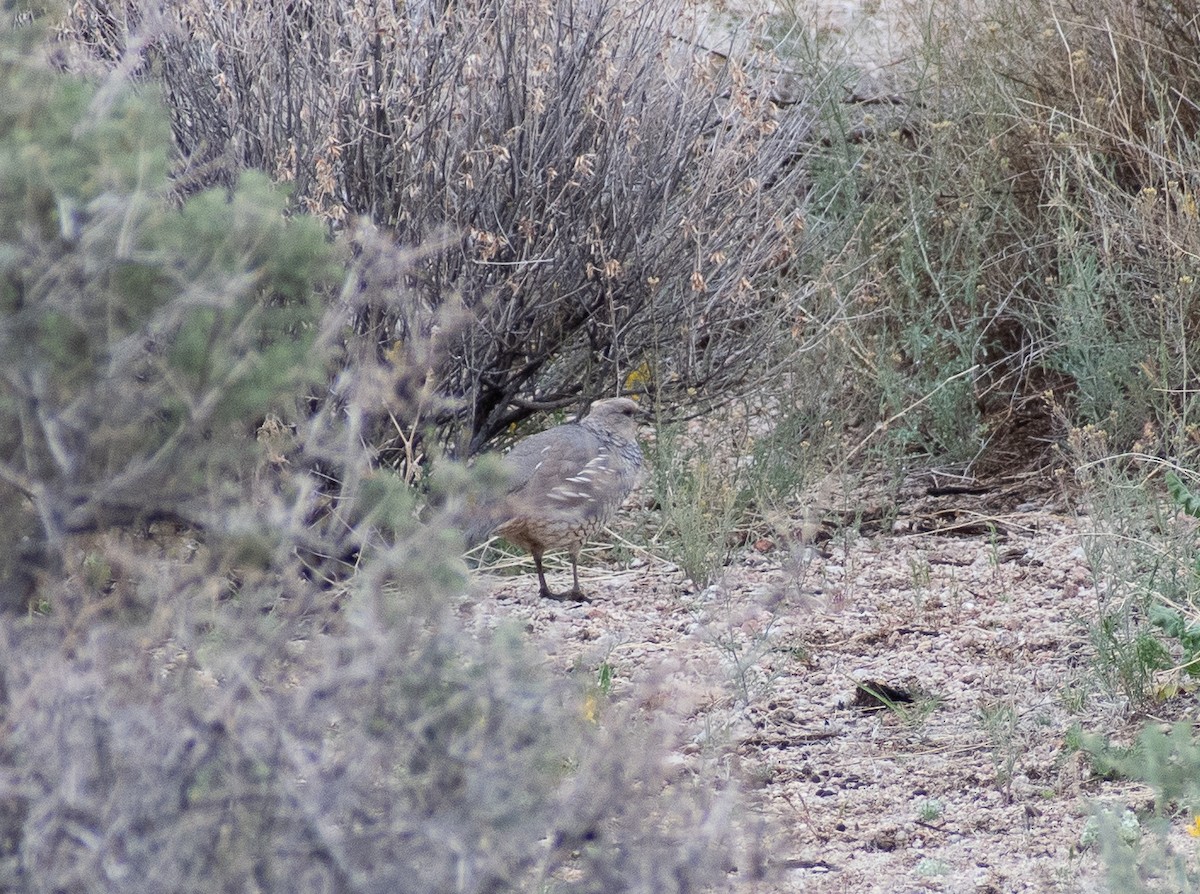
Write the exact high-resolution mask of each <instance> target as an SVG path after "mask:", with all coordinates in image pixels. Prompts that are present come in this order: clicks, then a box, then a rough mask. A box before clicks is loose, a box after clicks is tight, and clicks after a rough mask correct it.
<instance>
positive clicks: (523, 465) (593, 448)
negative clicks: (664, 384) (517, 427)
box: [467, 397, 646, 602]
mask: <svg viewBox="0 0 1200 894" xmlns="http://www.w3.org/2000/svg"><path fill="white" fill-rule="evenodd" d="M645 416H646V412H645V411H644V410H643V409H642V408H641V407H639V406H638V405H637V404H636V403H634V402H633V401H632V400H630V399H629V398H626V397H614V398H609V399H608V400H600V401H596V403H594V404H592V408H591V411H590V412H589V413H588V415H587V416H585V417H584V418H583V419H582V420H580V421H579V422H570V423H567V424H566V425H558V426H555V427H554V428H551V429H547V430H546V431H543V432H539V433H538V434H536V435H531V436H530V437H528V438H526V439H525V440H523V441H519V442H518V443H517V444H516V445H515V446H514V447H513V448H512V450H510V451H509V452H508V453H507V454H506V455H505V456H504V457H503V458H502V459H501V465H502V469H503V472H504V474H505V475H506V476H507V477H506V480H507V489H506V491H505V493H504V494H503V496H501V497H499V498H497V499H496V500H495V501H494V502H492V503H489V504H486V505H483V506H480V507H478V508H477V509H476V510H475V511H474V512H473V517H472V518H471V520H470V523H469V526H468V529H467V542H468V543H478V542H482V541H483V540H484V539H486V538H487V537H488V536H490V535H492V534H496V535H499V536H501V537H503V538H504V539H505V540H507V541H508V542H509V543H512V544H513V545H514V546H519V547H521V548H522V549H526V550H528V551H529V552H530V553H532V554H533V562H534V565H535V566H536V567H537V575H538V587H539V593H540V594H541V595H542V596H543V597H545V598H547V599H560V600H571V601H576V602H582V601H586V600H587V598H588V597H586V596H585V595H584V594H583V592H582V591H581V590H580V589H579V570H578V567H577V565H578V562H579V551H580V549H581V547H582V546H583V543H584V541H585V540H587V539H588V538H589V537H591V536H592V535H593V534H595V533H596V532H597V531H598V530H600V529H601V528H602V527H604V525H605V523H607V521H608V520H609V519H610V518H612V516H613V513H615V512H616V511H617V508H618V507H619V506H620V505H621V503H623V502H624V500H625V498H626V497H627V496H628V495H629V491H630V490H632V489H633V485H634V483H635V481H636V480H637V476H638V471H639V470H640V468H641V465H642V451H641V449H640V448H639V447H638V443H637V427H638V422H639V420H640V419H642V418H643V417H645ZM563 548H565V549H566V550H567V551H568V552H569V553H570V555H571V579H572V582H573V583H572V586H571V589H570V590H567V591H566V592H565V593H554V592H552V591H551V590H550V588H549V587H548V586H546V575H545V572H544V571H543V568H542V556H543V554H545V552H546V551H547V550H551V549H563Z"/></svg>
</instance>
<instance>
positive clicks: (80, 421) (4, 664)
mask: <svg viewBox="0 0 1200 894" xmlns="http://www.w3.org/2000/svg"><path fill="white" fill-rule="evenodd" d="M7 37H8V35H5V34H3V33H2V32H0V87H2V89H3V92H4V93H5V95H6V96H11V97H13V98H14V99H13V101H12V102H8V103H5V104H4V105H3V106H2V107H0V150H2V151H0V166H2V167H0V174H2V176H0V209H3V212H4V213H0V345H2V346H3V348H4V350H3V351H2V352H0V356H2V362H0V422H2V423H3V424H2V425H0V431H2V432H3V436H2V438H0V480H2V481H3V482H4V488H5V492H4V494H3V496H4V498H5V500H6V501H7V502H6V503H5V512H4V516H5V518H6V525H13V524H15V523H14V521H13V518H14V517H16V518H17V519H18V520H19V522H20V524H19V526H18V527H19V528H20V529H21V530H20V531H19V532H17V533H18V534H19V536H20V537H24V538H26V539H28V540H29V541H30V543H31V544H32V545H33V546H34V547H36V551H37V552H39V553H41V554H42V555H41V556H40V558H39V559H38V560H37V561H34V560H33V559H32V558H31V557H30V556H28V555H26V552H27V550H25V549H24V548H23V546H22V544H21V543H19V542H17V543H10V542H8V541H4V542H0V573H3V574H5V575H6V578H7V579H5V580H3V581H0V590H3V592H4V593H5V600H4V601H5V603H8V602H9V600H8V597H7V592H8V589H9V587H10V586H15V585H17V584H19V585H20V589H21V592H20V593H19V594H18V596H19V598H18V599H14V600H12V602H13V603H15V604H5V605H4V606H3V608H5V609H6V611H4V612H2V613H0V890H4V891H14V892H24V891H30V892H61V891H113V892H124V891H131V890H137V891H146V892H173V894H174V892H186V891H247V890H255V891H280V892H284V891H286V892H304V891H314V892H316V891H320V892H329V891H338V892H359V891H420V892H423V894H425V892H440V891H446V892H450V891H454V892H464V891H466V892H502V891H529V890H547V889H549V888H551V887H553V888H554V889H555V890H562V891H581V892H597V894H600V892H619V891H630V892H633V891H637V892H646V894H650V892H671V891H676V892H687V891H694V890H697V889H698V887H699V886H700V885H702V884H703V883H704V882H706V881H708V880H711V879H713V878H715V877H716V876H717V874H718V873H719V872H720V870H721V869H723V868H724V867H722V866H720V865H718V861H719V860H720V859H722V857H721V855H722V854H723V853H724V852H725V850H724V847H723V844H724V843H725V842H724V839H725V829H726V826H725V823H724V819H723V815H722V813H721V811H720V810H719V809H717V808H718V807H719V801H718V800H717V799H709V798H708V797H707V796H705V794H704V793H703V792H701V791H700V790H699V789H698V788H697V787H694V786H692V785H691V784H690V782H689V780H687V779H680V778H675V779H670V778H669V777H668V775H667V772H666V768H665V767H664V766H662V765H661V760H660V757H659V756H660V755H662V754H663V753H664V751H663V748H662V746H663V744H664V740H663V737H662V736H661V734H659V733H658V732H656V731H655V730H654V729H653V724H651V723H648V722H645V721H644V720H639V719H638V718H637V717H636V716H630V717H622V716H620V714H621V712H620V710H619V709H617V708H614V709H613V711H612V714H611V717H610V719H609V720H608V722H607V723H606V724H604V725H600V724H596V723H592V722H589V721H588V720H587V719H586V717H585V715H584V711H583V708H582V697H581V696H582V693H581V692H580V691H579V688H580V687H577V686H575V685H574V684H573V683H572V682H571V681H569V680H564V679H563V678H561V677H560V678H557V679H556V678H552V677H550V676H549V675H548V674H546V673H544V672H543V670H542V668H541V661H540V660H539V659H537V658H535V657H533V656H531V655H530V654H528V652H527V651H526V650H525V649H524V648H523V647H522V645H521V644H520V642H519V641H518V640H517V639H516V638H515V637H506V636H505V635H504V634H501V635H498V636H495V637H488V636H474V635H472V634H471V633H470V632H468V631H464V630H463V629H462V628H461V626H460V624H459V622H458V619H457V617H456V615H455V613H454V611H453V600H454V599H455V598H456V597H458V596H459V595H460V594H461V593H462V592H463V590H464V589H465V587H466V575H465V569H464V566H463V563H462V561H461V558H460V554H461V543H460V542H459V538H458V536H457V535H456V534H454V533H453V532H450V531H449V530H447V528H446V525H445V518H444V517H443V516H439V515H437V514H436V513H432V514H433V516H434V517H433V518H431V519H429V520H428V522H429V523H428V524H422V523H421V522H419V521H418V519H417V509H418V503H419V500H420V499H421V497H422V495H421V494H419V493H418V492H417V491H416V489H414V488H413V487H411V486H410V485H409V484H408V483H407V482H405V481H404V480H402V479H401V477H400V476H398V475H396V474H394V473H391V472H388V471H386V470H381V469H379V468H378V467H376V466H374V465H373V463H372V460H373V455H372V451H371V450H370V449H369V448H368V446H367V445H366V443H365V439H364V437H363V431H364V427H365V424H366V421H367V420H369V419H370V418H371V417H372V414H373V412H374V409H373V408H375V407H378V406H379V405H380V404H381V402H384V401H385V400H393V401H396V403H397V406H398V408H400V407H401V405H400V402H399V398H397V397H396V395H395V390H396V387H397V383H405V382H420V381H421V379H422V377H423V375H424V371H423V370H420V369H418V370H417V371H415V372H408V371H405V370H404V369H403V367H404V366H405V364H406V363H407V362H409V361H410V360H411V359H413V358H420V357H425V358H435V357H436V356H437V353H438V351H437V346H436V343H434V344H433V345H429V346H426V347H425V348H422V349H418V348H417V347H416V346H415V345H409V346H407V347H408V352H407V353H405V354H403V355H397V356H396V357H395V358H393V359H392V360H391V361H389V362H390V364H391V368H390V369H388V370H382V369H381V368H379V367H378V366H372V365H369V364H366V363H359V362H340V363H339V362H335V360H336V358H337V357H338V356H339V351H340V349H341V344H342V341H341V339H340V338H339V336H340V335H341V333H342V332H343V331H344V330H345V329H347V328H349V324H350V320H351V319H352V317H353V316H354V315H355V314H357V313H361V312H362V308H363V306H364V305H369V304H371V303H372V299H373V294H372V293H371V292H370V291H369V290H367V289H366V288H365V287H364V286H363V285H362V283H363V281H364V280H366V281H368V282H378V281H380V280H381V279H382V278H385V277H386V276H388V275H395V274H396V271H399V270H402V269H403V267H404V265H405V263H407V260H406V259H407V257H408V256H407V255H405V254H404V253H397V252H396V250H395V249H394V247H393V248H392V254H391V255H390V256H389V255H388V254H387V251H386V247H385V246H381V245H376V244H369V243H367V242H366V241H361V247H362V249H363V257H364V261H363V263H364V265H366V264H367V263H368V261H369V262H370V270H371V271H373V272H369V273H364V274H363V275H362V276H361V277H360V276H358V275H351V276H350V277H348V278H347V279H346V283H345V287H344V288H343V290H342V292H341V293H340V294H339V295H338V296H337V297H336V299H331V298H330V297H329V296H328V295H322V296H321V297H323V298H325V299H326V300H325V301H321V302H319V301H317V300H315V299H316V297H317V296H315V295H314V294H313V287H314V285H315V284H318V283H321V282H324V283H325V284H326V285H327V286H328V285H330V284H331V283H330V282H329V280H330V279H331V278H332V276H333V275H336V272H337V271H338V269H339V266H338V265H337V264H330V259H331V258H332V257H334V255H333V254H332V253H331V252H330V250H329V249H328V247H327V246H326V245H325V240H324V237H323V231H322V228H321V226H320V224H319V223H318V222H316V221H314V220H312V219H310V218H307V217H306V216H304V215H302V214H296V215H293V216H292V217H291V218H290V219H288V218H286V217H285V216H284V215H283V214H282V211H281V209H282V203H281V201H280V200H279V197H278V196H277V195H276V194H275V193H274V192H273V191H272V190H270V189H269V188H268V187H267V186H266V184H265V183H264V180H265V178H264V177H262V176H261V175H255V176H246V177H243V178H242V179H241V180H240V181H239V183H238V184H237V185H236V186H235V187H234V188H232V189H231V190H229V191H226V190H215V191H207V192H202V193H199V194H196V195H194V196H192V197H191V198H190V199H189V200H188V201H187V202H186V203H184V204H183V206H182V207H175V206H174V205H172V204H171V202H170V201H169V200H168V192H169V190H168V186H167V181H166V170H167V165H166V157H167V152H166V148H167V140H168V136H167V132H166V127H165V126H163V119H164V114H163V112H162V110H161V109H159V108H157V107H156V106H155V105H154V103H153V101H152V99H151V98H150V97H147V96H145V95H139V94H138V93H137V92H136V91H134V92H133V95H130V94H129V92H127V91H126V90H124V89H122V86H123V85H122V84H121V82H120V81H121V79H120V78H119V77H118V78H116V79H114V80H112V81H109V82H107V83H105V84H104V85H101V86H99V87H98V86H96V85H89V84H87V83H84V82H81V81H80V80H78V79H74V78H67V77H55V76H52V75H50V74H48V73H47V72H45V71H44V70H43V69H41V68H40V67H39V66H38V65H37V64H36V63H35V62H34V61H33V58H34V57H33V56H32V55H31V54H30V53H28V52H26V51H24V50H25V47H22V51H21V52H16V51H13V50H12V47H13V46H14V45H15V44H16V41H11V42H10V41H9V40H7V39H6V38H7ZM30 45H32V41H28V40H27V41H26V43H25V46H30ZM20 162H27V163H25V164H21V163H20ZM28 162H37V163H28ZM368 254H370V257H369V258H366V256H367V255H368ZM357 272H358V268H352V273H355V274H357ZM399 278H400V280H403V276H402V275H401V276H399ZM412 341H413V342H416V341H417V339H416V338H414V339H412ZM314 382H320V383H321V385H322V386H323V387H322V388H321V389H320V390H318V389H316V388H313V390H312V391H311V392H309V393H307V394H306V393H305V392H306V391H307V388H306V386H309V387H311V386H312V385H313V383H314ZM381 392H387V393H388V394H389V395H390V396H388V397H385V396H384V395H383V394H381ZM316 395H320V399H318V398H317V397H316ZM306 397H307V398H308V400H305V398H306ZM298 403H300V404H302V411H300V412H297V411H296V407H295V405H296V404H298ZM289 410H291V412H290V413H289V412H288V411H289ZM277 414H283V416H284V417H286V418H285V419H281V418H280V416H279V415H277ZM285 422H290V423H291V424H290V425H289V424H285ZM447 477H448V479H452V478H453V476H447ZM461 477H462V476H460V478H461ZM445 487H446V489H447V494H446V496H447V497H448V498H451V499H452V497H453V494H454V493H455V492H457V491H459V490H461V489H462V488H463V487H464V485H463V482H462V481H461V480H459V481H454V480H448V481H447V483H446V485H445ZM10 532H11V528H6V530H5V533H6V534H7V533H10ZM343 560H350V561H352V562H353V563H354V564H355V570H356V574H355V575H354V576H353V577H352V578H351V579H350V580H348V581H347V580H346V577H345V575H344V573H343V568H342V565H341V563H342V562H343ZM14 608H16V609H20V612H19V613H18V612H16V611H11V610H10V609H14Z"/></svg>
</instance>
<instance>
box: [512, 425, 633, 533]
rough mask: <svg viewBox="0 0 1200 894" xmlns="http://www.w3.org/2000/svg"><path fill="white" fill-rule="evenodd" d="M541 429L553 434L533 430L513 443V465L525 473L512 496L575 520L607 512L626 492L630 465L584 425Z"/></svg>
mask: <svg viewBox="0 0 1200 894" xmlns="http://www.w3.org/2000/svg"><path fill="white" fill-rule="evenodd" d="M544 434H547V435H553V437H548V438H544V439H541V440H539V439H540V437H541V436H540V435H534V436H533V437H531V438H529V439H528V440H526V441H524V442H522V443H521V444H520V445H518V447H519V448H524V449H522V450H521V451H520V453H519V455H518V456H517V457H515V458H514V461H513V470H514V473H520V472H523V473H524V474H525V476H526V477H525V480H524V483H523V484H520V485H519V486H518V487H517V488H516V489H515V490H514V491H513V493H512V497H513V499H515V500H517V501H519V502H520V503H522V504H524V505H525V506H526V507H527V508H530V509H536V510H537V511H539V512H540V513H542V514H544V515H546V516H548V517H555V516H557V517H563V518H569V519H572V520H574V521H577V522H578V521H584V520H587V519H590V518H605V517H607V516H608V515H609V514H610V513H611V512H612V510H613V509H614V508H615V507H616V505H617V504H619V503H620V502H621V500H623V499H624V498H625V496H626V494H628V493H629V489H630V487H631V486H632V484H633V477H634V475H633V471H636V470H633V471H631V470H630V469H628V468H626V466H627V465H628V464H627V463H624V462H622V460H621V457H619V456H618V455H617V454H616V453H615V452H614V451H613V450H612V449H611V447H610V446H609V445H606V444H604V443H603V442H601V440H600V439H599V438H597V437H596V436H595V435H594V434H592V433H591V432H590V431H588V430H587V429H586V428H583V427H574V426H572V427H568V428H560V429H553V430H551V431H550V432H546V433H544ZM517 452H518V451H517V450H514V451H513V453H517ZM509 456H510V457H511V456H512V453H510V454H509ZM515 477H516V476H515V475H514V478H515Z"/></svg>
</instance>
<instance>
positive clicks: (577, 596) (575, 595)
mask: <svg viewBox="0 0 1200 894" xmlns="http://www.w3.org/2000/svg"><path fill="white" fill-rule="evenodd" d="M533 564H534V565H535V566H536V567H537V573H538V593H539V595H540V596H541V597H542V598H543V599H556V600H558V601H559V602H588V601H589V600H588V597H587V596H585V595H584V594H583V591H582V590H580V589H579V571H578V570H577V569H576V567H575V555H574V554H572V555H571V579H572V580H573V581H574V586H572V587H571V589H569V590H567V591H566V592H565V593H555V592H553V591H552V590H551V589H550V587H549V586H547V584H546V574H545V572H544V571H543V570H542V554H541V553H540V552H535V553H534V554H533Z"/></svg>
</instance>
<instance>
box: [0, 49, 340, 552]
mask: <svg viewBox="0 0 1200 894" xmlns="http://www.w3.org/2000/svg"><path fill="white" fill-rule="evenodd" d="M0 79H2V80H0V85H2V87H3V91H4V94H5V96H9V97H13V98H14V102H13V103H11V104H9V103H6V104H5V109H4V111H3V112H2V113H0V295H2V296H3V301H2V302H0V393H2V396H3V400H0V429H3V430H5V431H7V432H9V433H11V435H10V438H9V439H8V440H6V441H5V443H4V445H3V454H0V472H2V475H0V478H2V479H3V480H4V481H5V482H7V483H8V484H9V485H10V486H11V487H14V488H15V489H16V490H17V491H18V492H20V493H21V494H22V496H23V500H22V503H23V504H24V505H25V507H27V509H28V512H29V515H30V517H31V518H36V519H37V522H36V524H37V525H38V526H39V527H40V529H41V530H40V532H39V533H38V534H37V535H35V539H36V540H38V541H40V542H44V543H45V544H46V545H47V548H48V550H49V554H50V556H51V557H53V556H54V555H55V554H58V553H60V551H61V550H62V548H63V540H62V538H63V537H64V536H67V535H71V534H78V533H83V532H88V531H96V530H102V529H104V528H105V527H108V526H111V525H127V524H130V523H134V522H137V521H139V520H140V521H148V520H152V519H154V518H156V517H163V516H170V517H174V518H177V519H181V520H186V521H188V522H190V523H194V524H197V525H200V526H202V527H206V528H207V529H208V530H209V531H210V532H212V533H214V534H216V533H217V532H218V531H219V529H220V526H219V525H214V524H212V520H213V518H214V515H215V514H218V513H220V508H219V501H218V500H216V499H215V498H216V497H217V495H218V494H219V493H220V488H218V487H215V486H212V485H213V484H214V483H215V482H217V481H219V480H224V481H225V482H226V483H228V482H232V481H234V480H236V479H237V478H238V477H239V476H240V475H242V474H244V472H245V467H246V465H247V464H246V462H245V460H244V458H242V456H239V454H240V453H244V447H243V446H242V445H244V444H245V442H246V441H247V439H248V437H249V435H250V434H251V433H252V432H253V429H254V427H255V426H256V425H257V424H258V422H259V421H260V420H261V419H262V418H263V417H264V416H265V415H266V414H267V413H268V412H270V411H272V410H275V409H282V408H284V407H286V406H288V405H290V404H292V403H293V402H294V401H295V399H296V397H297V396H298V395H300V394H302V393H303V391H304V389H305V388H306V387H308V386H310V385H314V384H316V383H317V382H318V381H320V379H321V378H322V377H324V376H326V375H327V374H328V371H327V368H326V367H325V365H324V363H323V361H322V358H321V357H320V355H319V354H316V353H314V346H315V338H316V334H317V331H318V325H317V324H318V322H319V320H320V318H321V315H322V312H323V311H322V307H321V304H320V302H319V301H318V300H317V298H316V292H317V291H318V290H320V289H327V288H329V287H330V286H331V285H332V284H333V283H335V282H336V281H337V279H338V278H340V272H339V265H338V263H337V260H336V257H335V256H334V253H333V252H332V251H331V250H330V248H329V247H328V245H327V241H326V238H325V230H324V226H323V225H322V224H321V223H320V222H319V221H317V220H315V219H312V218H307V217H303V216H294V217H291V218H285V216H284V214H283V212H284V208H285V206H286V199H285V197H284V196H283V195H282V194H281V193H280V192H279V191H278V190H276V189H274V188H273V187H271V186H270V184H269V183H268V182H267V180H266V178H265V177H263V176H261V175H247V176H246V177H244V178H243V179H242V180H241V182H240V183H239V185H238V186H237V188H236V189H233V190H212V191H209V192H207V193H202V194H199V195H196V196H194V197H192V198H191V199H189V200H188V201H187V202H185V203H184V204H183V206H182V207H176V205H175V204H174V202H173V201H172V199H171V197H170V182H169V180H168V177H167V168H168V165H167V158H168V153H169V147H170V128H169V126H168V122H167V117H166V115H165V113H164V112H163V110H162V108H161V107H160V105H159V104H158V102H157V100H156V97H155V95H154V93H153V91H140V92H136V91H132V90H125V91H117V92H116V93H115V94H110V93H102V92H101V91H99V90H98V89H97V88H96V87H94V86H91V85H89V84H88V83H86V82H84V81H82V80H79V79H74V78H68V77H62V76H57V75H52V74H50V73H47V72H45V71H42V70H40V69H38V68H37V66H36V65H34V64H33V63H32V62H31V61H29V60H28V59H13V58H12V57H6V60H5V62H4V64H3V66H2V67H0ZM9 564H10V565H11V564H12V561H11V560H10V562H9Z"/></svg>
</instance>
